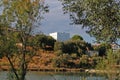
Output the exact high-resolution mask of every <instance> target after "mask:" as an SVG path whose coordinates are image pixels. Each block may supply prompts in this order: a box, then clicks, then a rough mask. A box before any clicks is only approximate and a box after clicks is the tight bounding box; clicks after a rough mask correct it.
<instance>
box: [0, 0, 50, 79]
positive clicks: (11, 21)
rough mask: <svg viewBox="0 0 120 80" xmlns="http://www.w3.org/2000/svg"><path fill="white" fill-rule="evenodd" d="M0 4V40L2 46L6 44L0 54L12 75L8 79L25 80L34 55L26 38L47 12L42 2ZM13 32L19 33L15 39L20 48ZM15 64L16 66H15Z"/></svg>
mask: <svg viewBox="0 0 120 80" xmlns="http://www.w3.org/2000/svg"><path fill="white" fill-rule="evenodd" d="M0 2H1V3H2V4H1V6H2V7H4V10H3V12H2V15H0V17H1V18H0V22H1V23H2V26H3V27H2V29H4V34H3V35H1V36H0V38H1V39H2V40H1V41H3V45H5V44H6V45H5V46H4V47H3V48H2V46H1V47H0V49H1V50H0V52H1V53H3V54H4V56H6V57H7V59H8V61H9V63H10V66H11V73H12V75H11V76H10V78H9V79H12V80H25V76H26V73H27V68H28V63H29V61H30V60H31V58H32V56H33V55H34V53H35V49H34V47H32V46H30V45H29V44H28V38H29V36H30V35H31V33H32V31H33V28H35V26H36V25H37V23H38V22H40V21H41V19H42V16H41V15H42V14H43V13H44V12H46V11H48V10H47V7H46V6H45V5H44V1H41V0H1V1H0ZM15 31H17V32H18V33H19V38H17V39H19V43H21V45H20V47H18V46H17V45H16V40H14V37H13V36H12V35H11V33H10V32H15ZM28 47H31V49H29V48H28ZM16 57H17V60H16ZM13 58H15V59H13ZM15 63H17V64H16V65H15ZM16 67H17V68H16Z"/></svg>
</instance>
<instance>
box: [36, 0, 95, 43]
mask: <svg viewBox="0 0 120 80" xmlns="http://www.w3.org/2000/svg"><path fill="white" fill-rule="evenodd" d="M45 2H46V4H48V5H49V13H46V14H45V15H44V19H43V20H42V23H41V25H40V27H39V28H37V30H38V31H39V30H40V31H42V32H43V33H44V34H46V35H48V34H49V33H53V32H67V33H70V35H71V37H72V36H73V35H80V36H82V37H83V39H84V40H85V41H86V42H89V43H93V42H94V40H95V39H94V38H91V37H90V36H89V35H88V34H86V32H85V30H84V29H82V28H81V26H80V25H79V26H77V25H70V22H71V21H70V19H69V15H68V14H63V11H62V5H61V3H60V2H59V1H58V0H46V1H45Z"/></svg>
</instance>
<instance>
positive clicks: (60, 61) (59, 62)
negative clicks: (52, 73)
mask: <svg viewBox="0 0 120 80" xmlns="http://www.w3.org/2000/svg"><path fill="white" fill-rule="evenodd" d="M69 59H70V56H69V55H68V54H62V55H60V56H59V57H56V58H55V59H53V66H54V67H64V68H65V67H68V65H67V64H68V63H69V61H68V60H69Z"/></svg>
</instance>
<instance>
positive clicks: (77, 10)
mask: <svg viewBox="0 0 120 80" xmlns="http://www.w3.org/2000/svg"><path fill="white" fill-rule="evenodd" d="M60 1H61V2H62V4H63V10H64V12H65V13H69V14H70V19H71V21H72V23H73V24H79V25H82V26H83V27H87V29H88V30H87V32H88V33H89V34H90V35H91V36H94V37H95V38H96V39H97V40H98V41H100V42H102V41H105V42H110V43H112V42H116V41H117V40H118V39H119V38H120V1H119V0H60Z"/></svg>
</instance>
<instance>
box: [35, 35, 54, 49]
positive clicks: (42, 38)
mask: <svg viewBox="0 0 120 80" xmlns="http://www.w3.org/2000/svg"><path fill="white" fill-rule="evenodd" d="M55 41H56V40H55V39H53V38H52V37H51V36H46V35H44V34H41V35H36V36H35V44H36V46H38V47H40V48H42V49H46V50H49V49H50V50H53V49H54V43H55Z"/></svg>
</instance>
